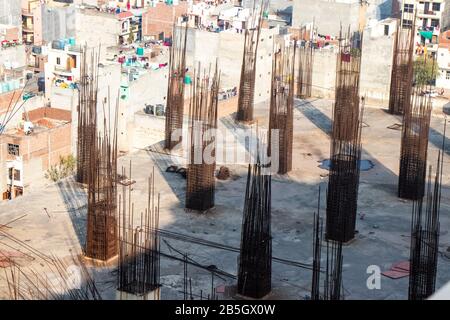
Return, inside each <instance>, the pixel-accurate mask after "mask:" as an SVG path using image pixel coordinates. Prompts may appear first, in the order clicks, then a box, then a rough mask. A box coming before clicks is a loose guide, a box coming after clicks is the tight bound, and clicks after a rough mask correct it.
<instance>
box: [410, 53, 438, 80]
mask: <svg viewBox="0 0 450 320" xmlns="http://www.w3.org/2000/svg"><path fill="white" fill-rule="evenodd" d="M438 72H439V68H438V65H437V63H436V61H435V60H434V59H432V58H427V57H425V56H421V57H419V58H417V59H416V60H414V79H415V80H416V85H418V86H423V85H427V84H429V83H430V81H432V80H434V79H436V76H437V75H438Z"/></svg>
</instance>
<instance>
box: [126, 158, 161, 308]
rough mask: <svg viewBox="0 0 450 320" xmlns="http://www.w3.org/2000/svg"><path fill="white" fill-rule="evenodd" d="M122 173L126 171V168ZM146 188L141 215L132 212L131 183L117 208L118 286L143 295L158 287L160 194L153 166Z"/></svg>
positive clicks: (137, 294)
mask: <svg viewBox="0 0 450 320" xmlns="http://www.w3.org/2000/svg"><path fill="white" fill-rule="evenodd" d="M122 175H123V176H124V175H125V170H123V174H122ZM130 176H131V164H130ZM148 189H149V192H148V199H147V208H146V209H145V211H144V212H141V214H140V216H138V215H135V213H134V205H132V204H131V188H130V186H128V187H126V186H123V191H122V195H121V201H120V202H122V204H121V206H120V208H119V224H120V225H119V231H120V235H119V259H118V273H117V274H118V275H117V289H118V290H119V291H121V292H126V293H129V294H132V295H135V296H140V297H144V299H145V298H146V297H147V295H148V294H149V293H150V292H152V291H155V290H157V289H159V288H160V287H161V280H160V269H161V253H160V252H161V250H160V246H161V244H160V238H159V232H158V230H159V204H160V196H159V194H158V195H157V196H155V171H154V170H153V173H152V175H151V176H150V178H149V180H148ZM127 194H128V195H127ZM127 198H128V201H127ZM135 218H139V221H140V223H138V224H136V223H135Z"/></svg>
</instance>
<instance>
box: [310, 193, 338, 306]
mask: <svg viewBox="0 0 450 320" xmlns="http://www.w3.org/2000/svg"><path fill="white" fill-rule="evenodd" d="M320 196H321V194H320V187H319V196H318V201H317V212H316V213H315V214H314V231H313V276H312V285H311V300H340V299H341V288H342V266H343V254H342V242H341V241H333V240H327V241H325V243H324V242H323V240H324V239H323V219H322V218H321V216H320V206H321V202H320V198H321V197H320ZM322 246H324V247H325V249H326V250H325V257H326V260H325V262H326V268H325V270H322V269H321V261H322ZM321 273H324V274H325V279H324V280H323V288H324V290H323V292H322V293H321V292H320V287H321V285H322V283H321Z"/></svg>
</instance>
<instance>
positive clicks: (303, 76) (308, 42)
mask: <svg viewBox="0 0 450 320" xmlns="http://www.w3.org/2000/svg"><path fill="white" fill-rule="evenodd" d="M306 32H307V30H306V27H303V28H301V29H300V39H298V42H297V43H298V44H299V45H300V46H299V48H298V78H297V97H298V98H300V99H307V98H311V95H312V75H313V65H314V48H313V40H314V39H313V38H314V22H313V24H312V29H311V30H310V35H309V37H307V36H306Z"/></svg>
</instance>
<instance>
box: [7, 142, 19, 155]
mask: <svg viewBox="0 0 450 320" xmlns="http://www.w3.org/2000/svg"><path fill="white" fill-rule="evenodd" d="M8 154H10V155H12V156H19V154H20V153H19V145H18V144H12V143H8Z"/></svg>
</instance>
